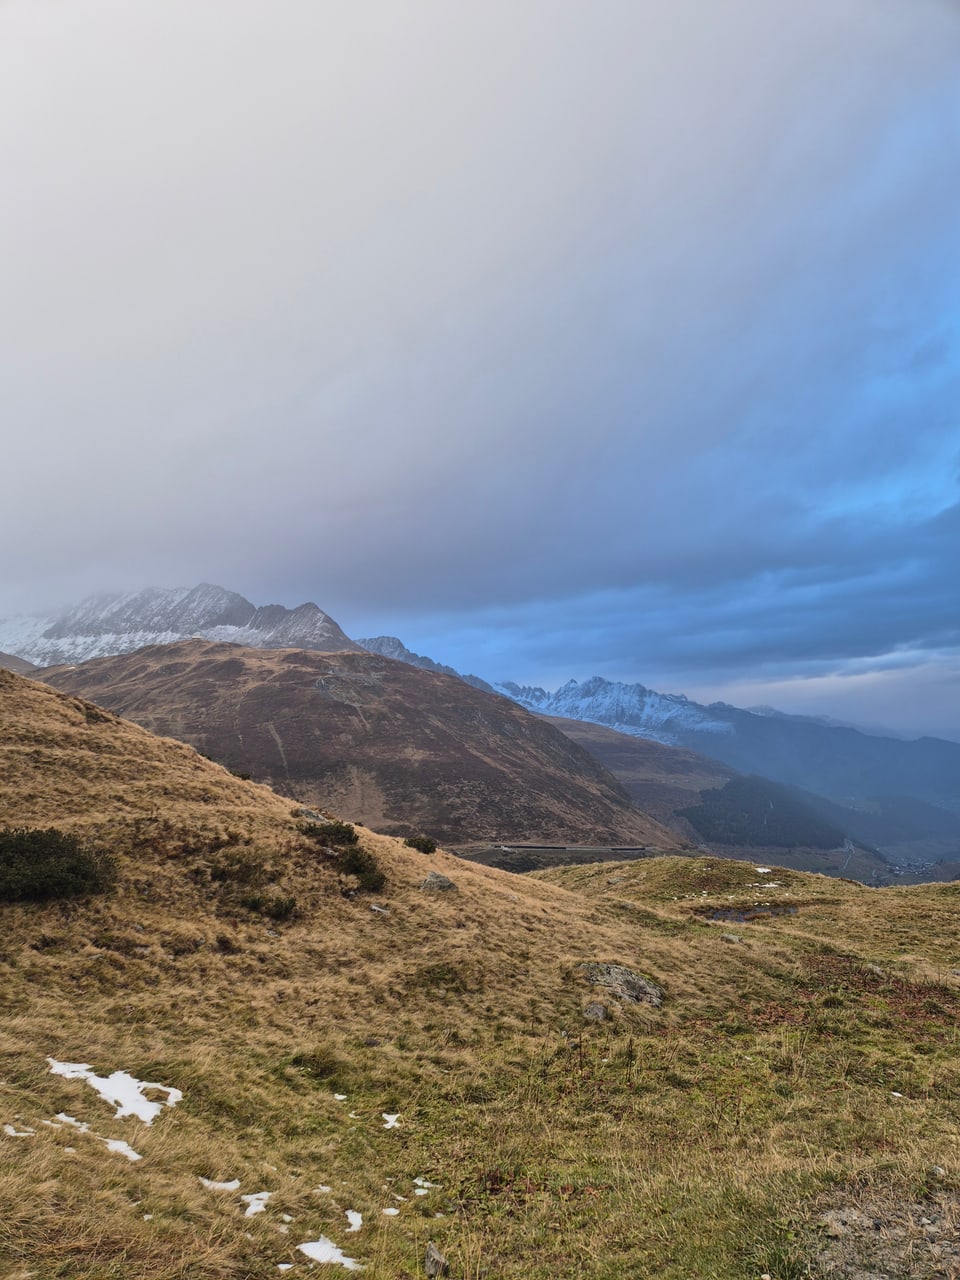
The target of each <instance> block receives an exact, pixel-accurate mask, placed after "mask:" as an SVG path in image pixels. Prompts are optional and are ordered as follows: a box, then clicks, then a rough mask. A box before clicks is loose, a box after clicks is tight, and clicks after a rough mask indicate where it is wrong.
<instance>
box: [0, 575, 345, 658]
mask: <svg viewBox="0 0 960 1280" xmlns="http://www.w3.org/2000/svg"><path fill="white" fill-rule="evenodd" d="M191 636H198V637H200V638H202V639H204V640H225V641H228V642H232V643H235V644H244V645H250V646H252V647H254V648H258V649H290V648H299V649H323V650H329V651H336V650H340V649H348V650H354V651H356V650H357V649H358V648H359V646H358V645H356V644H354V642H353V641H352V640H351V639H350V638H349V637H348V636H347V635H346V634H345V633H344V632H343V631H342V630H341V629H340V627H339V626H337V624H336V623H335V622H334V620H333V619H332V618H331V617H330V616H329V615H328V614H326V613H324V612H323V610H322V609H320V608H319V607H318V606H317V605H315V604H311V603H308V604H302V605H299V606H298V607H297V608H295V609H287V608H285V607H284V606H283V605H279V604H269V605H263V606H260V607H258V606H257V605H254V604H251V603H250V601H249V600H246V599H245V598H244V597H243V596H241V595H238V594H237V592H235V591H227V590H225V588H223V587H218V586H215V585H213V584H211V583H208V582H203V583H200V585H199V586H196V587H190V588H178V589H174V590H163V589H159V588H155V587H150V588H147V589H145V590H143V591H133V592H125V593H122V594H110V595H95V596H89V597H88V598H87V599H86V600H83V601H82V602H81V603H80V604H78V605H75V606H73V607H72V608H68V609H65V610H63V611H61V612H59V613H57V614H55V615H52V616H47V617H20V618H10V619H7V620H6V621H2V622H0V649H6V650H8V651H9V652H11V653H13V654H15V655H16V656H17V657H19V658H23V659H26V660H27V661H28V662H31V663H33V664H34V665H36V666H41V667H50V666H58V665H60V664H62V663H71V662H85V661H87V660H88V659H89V658H100V657H105V656H107V655H109V654H116V653H130V652H132V651H133V650H135V649H142V648H143V647H144V646H145V645H149V644H171V643H173V642H174V641H176V640H186V639H188V638H190V637H191Z"/></svg>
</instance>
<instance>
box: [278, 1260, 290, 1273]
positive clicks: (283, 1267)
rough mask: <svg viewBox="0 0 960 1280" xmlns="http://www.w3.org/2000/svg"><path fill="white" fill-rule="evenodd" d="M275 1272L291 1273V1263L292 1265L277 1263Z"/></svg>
mask: <svg viewBox="0 0 960 1280" xmlns="http://www.w3.org/2000/svg"><path fill="white" fill-rule="evenodd" d="M277 1270H278V1271H292V1270H293V1263H292V1262H278V1263H277Z"/></svg>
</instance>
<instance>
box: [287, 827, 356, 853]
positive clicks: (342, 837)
mask: <svg viewBox="0 0 960 1280" xmlns="http://www.w3.org/2000/svg"><path fill="white" fill-rule="evenodd" d="M300 832H301V834H302V835H305V836H306V837H307V839H308V840H316V841H317V843H318V844H332V845H336V846H338V847H345V846H346V845H351V844H356V843H357V841H358V840H359V839H360V837H359V836H358V835H357V833H356V830H355V829H354V827H353V825H352V824H351V823H349V822H305V823H303V824H302V826H301V827H300Z"/></svg>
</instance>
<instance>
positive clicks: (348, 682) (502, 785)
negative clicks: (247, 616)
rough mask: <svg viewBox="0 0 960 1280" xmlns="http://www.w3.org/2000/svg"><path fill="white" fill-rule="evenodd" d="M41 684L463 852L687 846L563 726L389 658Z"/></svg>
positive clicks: (120, 665) (113, 664)
mask: <svg viewBox="0 0 960 1280" xmlns="http://www.w3.org/2000/svg"><path fill="white" fill-rule="evenodd" d="M43 675H44V679H46V680H48V681H49V682H50V683H51V684H53V685H55V686H56V687H57V688H60V689H64V690H69V691H70V692H75V693H79V694H81V695H82V696H83V697H88V698H91V699H93V700H95V701H96V702H98V703H100V704H102V705H104V706H108V707H110V708H111V709H112V710H115V711H117V712H119V713H121V714H122V715H125V716H129V717H130V718H131V719H133V720H136V721H137V722H138V723H140V724H143V725H145V726H146V727H148V728H150V729H152V730H154V731H156V732H160V733H165V734H170V735H173V736H175V737H178V738H181V739H183V740H185V741H188V742H190V743H192V744H193V745H195V746H197V747H200V748H202V749H203V750H204V751H206V752H208V753H209V754H210V755H211V756H213V757H214V758H216V759H218V760H221V761H223V762H224V763H226V764H229V765H230V767H231V768H233V769H235V770H238V771H241V772H246V773H249V774H252V775H253V776H254V777H256V778H258V779H260V780H261V781H264V782H269V783H271V784H272V785H274V786H276V787H277V788H279V789H281V790H283V791H285V792H287V793H288V794H293V795H297V796H299V797H301V798H303V799H305V800H307V801H309V802H310V803H313V804H319V805H329V806H330V807H332V808H334V809H337V810H340V811H342V812H344V813H348V814H350V815H352V816H353V817H355V818H357V819H358V820H361V821H363V822H365V823H367V824H368V825H371V826H374V827H376V828H378V829H380V830H385V831H390V832H396V833H400V834H413V833H415V832H416V831H417V830H423V831H426V832H427V833H428V834H430V835H432V836H434V837H435V838H437V839H440V840H442V841H444V842H455V843H456V842H461V843H462V842H467V841H470V842H472V841H477V840H494V841H499V840H521V839H535V840H536V839H540V840H563V841H568V842H570V843H585V844H589V843H598V844H643V845H654V846H659V847H661V848H663V847H672V846H673V845H675V843H676V840H675V838H674V837H673V836H672V835H671V834H670V833H668V832H666V831H665V830H664V829H663V828H662V827H660V826H659V825H658V824H657V823H655V822H654V821H653V820H652V819H650V818H648V817H646V815H644V814H642V813H640V812H639V811H638V810H637V809H636V808H635V807H634V806H633V805H632V803H631V801H630V799H629V797H628V796H627V795H626V793H625V792H624V791H623V790H622V789H621V788H620V786H619V784H618V783H617V782H616V781H615V779H614V778H613V777H612V776H611V775H610V774H608V773H607V772H606V770H604V769H603V767H602V766H601V765H599V764H598V763H597V762H596V761H595V760H594V759H593V758H592V757H591V756H590V755H589V754H588V753H587V752H586V751H584V750H583V749H582V748H580V747H578V746H577V745H576V744H575V743H573V742H571V741H570V740H569V739H568V738H566V737H565V736H564V735H563V734H561V733H559V732H557V731H556V730H555V729H553V728H552V726H550V725H548V724H546V723H544V722H543V721H542V720H540V719H539V718H538V717H536V716H531V715H530V714H529V713H528V712H526V711H525V710H523V708H521V707H518V706H516V705H514V704H513V703H511V702H509V701H507V700H506V699H504V698H501V697H498V696H495V695H491V694H486V693H484V692H482V691H480V690H476V689H472V688H470V687H469V686H467V685H465V684H463V683H462V682H461V681H459V680H457V679H454V678H453V677H449V676H445V675H438V674H435V673H430V672H425V671H419V670H417V669H416V668H414V667H411V666H407V665H405V664H404V663H401V662H394V661H391V660H390V659H389V658H380V657H377V656H374V655H372V654H368V653H341V654H323V655H321V654H319V653H313V652H308V651H304V650H262V649H249V648H240V647H238V646H235V645H226V644H212V643H209V642H205V641H201V640H192V641H181V642H179V643H177V644H173V645H166V646H154V647H152V648H149V649H144V650H140V651H138V652H137V653H135V654H129V655H119V656H117V657H112V658H99V659H95V660H93V661H91V662H88V663H84V664H82V665H80V666H75V667H69V668H63V669H56V668H55V669H53V670H51V671H47V672H44V673H43Z"/></svg>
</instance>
